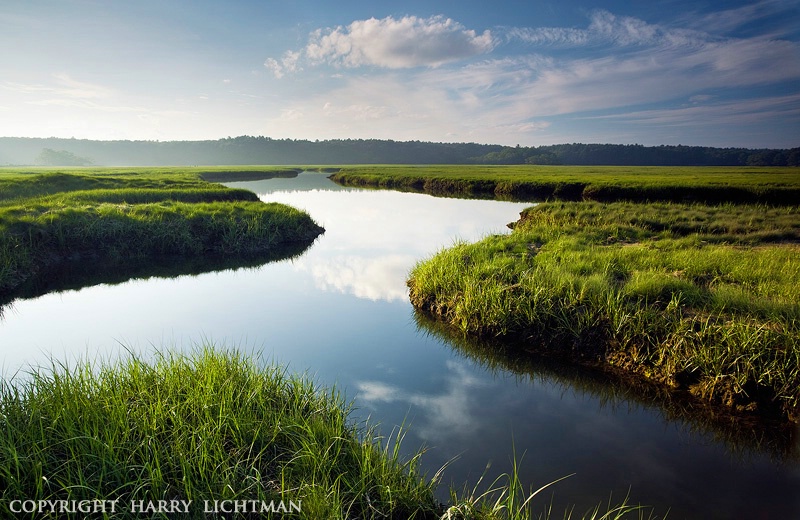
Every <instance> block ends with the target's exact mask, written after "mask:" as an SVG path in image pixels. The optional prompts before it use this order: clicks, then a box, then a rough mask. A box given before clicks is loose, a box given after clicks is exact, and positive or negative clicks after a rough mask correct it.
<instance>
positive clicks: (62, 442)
mask: <svg viewBox="0 0 800 520" xmlns="http://www.w3.org/2000/svg"><path fill="white" fill-rule="evenodd" d="M154 358H155V359H154V360H153V361H149V362H148V361H144V360H143V359H141V358H140V357H137V356H136V355H133V354H131V355H129V356H127V357H125V358H124V359H121V360H119V361H117V362H115V363H107V362H98V361H94V362H78V363H76V364H74V365H72V366H67V365H64V364H60V363H55V362H54V363H53V365H52V366H51V367H49V368H40V369H37V370H33V371H32V372H30V373H28V374H24V375H22V376H18V377H21V379H20V380H18V381H16V382H13V381H11V382H9V381H5V382H3V385H2V388H0V510H2V511H3V514H4V515H7V516H13V515H11V511H10V510H9V505H10V503H11V501H12V500H20V499H21V498H20V497H22V499H24V500H35V501H38V500H76V501H78V500H118V501H119V504H120V505H119V506H118V507H119V508H118V510H117V514H114V515H111V514H106V515H102V516H103V517H106V518H139V517H141V514H140V513H136V512H131V511H130V509H129V507H130V506H129V505H130V503H131V501H133V500H144V501H156V500H184V501H192V502H193V504H194V507H192V508H190V512H189V514H181V515H180V516H181V517H184V518H206V516H205V515H204V513H203V506H202V501H204V500H247V501H251V500H255V501H264V502H267V503H268V502H270V501H275V502H278V501H281V500H283V501H286V502H288V501H293V502H295V503H297V504H299V505H300V511H293V512H292V513H291V514H287V515H285V516H286V517H291V518H308V519H319V518H326V519H334V520H336V519H341V520H345V519H352V518H359V519H361V518H363V519H380V518H398V519H400V518H402V519H409V520H411V519H439V518H452V519H456V518H458V519H487V520H494V519H519V520H525V519H532V518H550V517H553V518H562V516H561V515H560V514H556V513H552V514H551V513H548V512H545V513H542V512H541V511H540V510H537V509H535V508H534V507H533V498H534V497H536V495H537V492H535V491H533V490H532V489H531V490H528V489H525V488H524V487H523V485H522V484H521V482H520V480H519V476H518V473H517V471H516V466H515V471H514V472H512V473H511V474H509V475H505V476H503V477H500V478H499V479H498V480H496V481H495V482H494V483H493V484H492V485H491V486H489V489H487V490H486V491H485V492H481V493H478V492H476V491H475V490H476V489H477V486H476V488H473V489H472V491H468V490H465V491H463V492H456V491H455V490H454V491H453V493H452V496H451V502H450V503H449V504H440V503H438V502H437V501H436V500H435V498H434V496H435V494H434V491H435V488H436V486H437V485H438V483H439V478H440V477H441V473H437V474H436V475H434V476H432V477H430V478H428V477H427V476H426V475H424V474H422V472H421V470H420V457H422V456H423V453H422V452H421V451H420V452H417V453H416V454H414V455H412V456H411V457H410V458H403V457H402V456H401V454H400V453H401V450H400V445H401V442H403V432H402V430H401V431H395V432H394V433H393V434H392V435H390V436H389V438H384V437H382V436H381V435H380V434H379V433H378V430H377V429H376V428H375V427H373V426H370V425H367V424H354V423H352V422H351V421H350V419H349V411H350V408H349V406H348V405H347V404H346V402H345V401H344V400H343V398H342V397H341V395H340V394H339V393H337V392H336V391H332V390H329V389H325V388H321V387H319V386H316V385H315V384H314V383H313V382H311V381H310V380H308V379H307V378H304V377H299V376H293V375H289V374H287V372H286V371H285V369H283V368H280V367H277V366H274V365H265V364H263V363H262V362H260V361H259V360H258V359H255V358H252V357H247V356H244V355H243V354H241V353H240V352H238V351H236V350H230V349H224V348H215V347H213V346H210V345H207V346H203V347H198V348H196V349H195V350H194V351H193V352H190V353H188V354H179V353H169V352H163V351H162V352H157V353H155V355H154ZM479 484H480V483H478V485H479ZM600 511H603V513H600ZM645 511H646V510H644V509H642V508H640V507H638V506H630V505H628V504H627V503H626V502H625V501H623V503H622V504H621V505H613V504H607V505H602V504H601V505H598V507H597V508H595V509H592V510H590V511H589V512H588V513H587V514H586V515H584V516H583V517H582V518H587V519H598V518H608V519H611V518H620V519H621V518H645V517H647V518H650V517H652V516H651V515H649V516H645ZM34 516H35V515H34ZM62 516H66V517H70V518H80V517H81V515H80V514H75V515H62ZM97 516H98V517H100V516H101V515H97ZM147 517H148V518H174V517H175V515H174V514H172V515H171V514H169V513H164V514H154V515H148V516H147ZM245 517H247V518H250V517H251V516H246V515H233V518H245ZM572 517H573V515H572V513H571V512H570V511H567V512H566V513H565V514H564V516H563V518H572Z"/></svg>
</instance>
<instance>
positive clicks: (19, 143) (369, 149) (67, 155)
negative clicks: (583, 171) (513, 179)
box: [0, 136, 800, 166]
mask: <svg viewBox="0 0 800 520" xmlns="http://www.w3.org/2000/svg"><path fill="white" fill-rule="evenodd" d="M88 164H93V165H97V166H160V165H164V166H172V165H176V166H178V165H181V166H182V165H235V164H291V165H302V164H563V165H570V164H574V165H619V166H798V165H800V148H792V149H789V150H779V149H746V148H711V147H702V146H682V145H678V146H642V145H618V144H579V143H573V144H559V145H548V146H538V147H537V146H534V147H520V146H517V147H508V146H501V145H491V144H478V143H432V142H424V141H392V140H379V139H333V140H327V141H309V140H302V139H272V138H269V137H263V136H258V137H253V136H241V137H235V138H231V137H228V138H225V139H218V140H215V141H92V140H87V139H61V138H47V139H40V138H22V137H2V138H0V165H39V166H74V165H88Z"/></svg>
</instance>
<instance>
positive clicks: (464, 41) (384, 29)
mask: <svg viewBox="0 0 800 520" xmlns="http://www.w3.org/2000/svg"><path fill="white" fill-rule="evenodd" d="M495 45H496V42H495V41H494V39H493V38H492V34H491V32H490V31H489V30H486V31H484V32H483V33H481V34H478V33H476V32H475V31H474V30H471V29H467V28H466V27H464V26H463V25H461V24H460V23H458V22H456V21H454V20H452V19H450V18H445V17H443V16H432V17H430V18H419V17H416V16H404V17H403V18H399V19H396V18H393V17H391V16H389V17H386V18H383V19H380V20H378V19H376V18H370V19H368V20H356V21H354V22H352V23H351V24H350V25H348V26H347V27H343V26H339V27H336V28H334V29H331V28H328V29H325V30H323V29H317V30H316V31H314V32H312V33H311V34H310V35H309V41H308V44H307V45H306V46H305V48H303V49H302V50H301V51H288V52H286V53H285V54H284V55H283V57H282V58H281V59H280V60H276V59H275V58H268V59H267V60H266V61H265V62H264V66H265V67H267V68H268V69H269V70H270V71H272V73H273V74H274V75H275V77H276V78H282V77H283V76H285V75H286V74H287V73H291V72H296V71H298V70H301V69H300V67H299V63H300V61H301V58H305V59H306V60H308V62H310V63H312V64H314V65H319V64H322V63H329V64H332V65H335V66H343V67H348V68H352V67H361V66H377V67H383V68H388V69H404V68H413V67H438V66H440V65H443V64H445V63H450V62H454V61H459V60H463V59H466V58H470V57H473V56H477V55H480V54H485V53H488V52H490V51H491V50H492V49H493V48H494V47H495Z"/></svg>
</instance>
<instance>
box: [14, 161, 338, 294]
mask: <svg viewBox="0 0 800 520" xmlns="http://www.w3.org/2000/svg"><path fill="white" fill-rule="evenodd" d="M268 173H269V175H274V174H275V172H268ZM291 173H292V174H296V172H295V171H292V172H291ZM255 174H257V175H262V176H263V175H265V173H264V172H260V171H256V172H255ZM198 175H199V174H198V173H191V172H188V173H187V172H184V171H181V170H177V171H174V172H169V171H158V172H147V171H140V172H136V173H130V172H113V171H111V172H109V171H105V170H99V171H84V170H77V171H68V172H60V171H50V172H41V173H28V174H22V173H17V174H5V175H0V265H2V267H0V294H9V293H10V292H11V291H13V290H14V289H15V288H17V287H19V286H20V284H21V283H23V282H24V281H26V280H28V279H30V278H31V277H33V276H36V275H37V273H39V272H42V271H44V270H47V269H49V268H51V267H52V266H53V265H58V264H61V263H64V262H65V261H69V260H77V259H81V260H86V259H87V258H88V259H92V260H104V261H109V262H119V263H120V268H124V265H122V264H123V263H124V262H128V261H130V260H132V259H134V260H136V259H141V258H148V257H155V256H163V255H179V256H184V257H187V256H200V255H245V254H254V253H263V252H265V251H269V250H273V249H276V248H278V247H282V246H284V245H287V244H291V243H300V242H303V243H310V242H311V241H312V240H313V239H314V238H315V237H316V236H318V235H319V234H320V233H321V232H322V231H323V230H322V228H321V227H319V226H317V225H316V223H314V221H313V220H312V219H311V217H310V216H309V215H308V214H306V213H304V212H301V211H298V210H295V209H293V208H290V207H288V206H284V205H280V204H265V203H262V202H260V201H259V200H258V197H257V196H256V195H255V194H254V193H252V192H250V191H247V190H239V189H231V188H226V187H223V186H220V185H218V184H211V183H208V182H206V181H204V180H202V179H200V178H199V177H198ZM215 175H217V176H218V177H219V176H222V177H224V176H225V175H227V173H224V172H216V173H215Z"/></svg>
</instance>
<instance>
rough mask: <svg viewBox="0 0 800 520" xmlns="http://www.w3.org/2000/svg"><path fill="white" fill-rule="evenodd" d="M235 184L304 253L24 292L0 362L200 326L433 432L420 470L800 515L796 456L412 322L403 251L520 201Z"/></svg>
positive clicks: (101, 347) (706, 511) (436, 242)
mask: <svg viewBox="0 0 800 520" xmlns="http://www.w3.org/2000/svg"><path fill="white" fill-rule="evenodd" d="M236 186H237V187H245V188H248V189H252V190H253V191H255V192H257V193H259V194H261V197H262V199H263V200H266V201H277V202H284V203H287V204H291V205H293V206H296V207H299V208H302V209H305V210H307V211H308V212H309V213H310V214H311V215H312V217H313V218H314V219H315V220H316V221H317V222H318V223H320V224H321V225H323V226H324V227H325V228H326V232H325V234H324V235H323V236H321V237H320V238H319V239H318V240H317V241H316V242H315V243H314V244H313V245H312V246H311V248H310V249H309V250H308V251H306V252H305V253H304V254H303V255H302V256H301V257H299V258H296V259H294V260H286V261H281V262H276V263H270V264H266V265H263V266H261V267H257V268H248V269H240V270H235V271H232V270H228V271H221V272H214V273H206V274H202V275H198V276H181V277H178V278H173V279H157V278H151V279H149V280H135V281H130V282H126V283H122V284H118V285H97V286H94V287H90V288H85V289H82V290H79V291H67V292H63V293H59V294H48V295H45V296H42V297H39V298H36V299H31V300H18V301H16V302H15V303H14V304H13V306H12V307H11V308H10V309H9V308H7V309H6V312H5V316H4V317H3V318H2V320H0V345H2V347H3V350H2V352H3V358H2V363H3V364H2V368H3V372H4V374H6V375H10V374H13V373H14V371H15V370H17V369H18V368H19V367H24V366H26V365H34V366H35V365H40V364H43V365H49V361H48V360H49V358H50V357H54V358H56V359H58V360H67V361H70V360H74V359H75V358H77V357H95V356H99V357H101V358H103V359H113V358H114V357H115V356H117V355H125V353H126V349H132V350H136V351H141V352H142V353H144V355H147V353H148V352H152V347H153V346H157V347H162V346H163V347H172V346H175V347H177V348H191V347H192V345H193V344H194V343H195V342H198V341H201V340H203V339H204V338H209V339H212V340H214V341H215V342H216V343H217V344H220V345H222V344H224V345H227V346H235V347H238V348H240V349H242V350H247V351H253V352H256V353H259V354H260V355H262V356H263V358H264V359H265V360H266V361H275V362H279V363H284V364H287V365H288V366H289V368H290V370H294V371H299V372H306V373H308V374H309V375H310V376H311V377H313V378H314V379H315V380H317V381H319V382H320V383H321V384H324V385H336V387H337V388H338V389H339V390H341V391H343V392H344V393H345V395H346V396H347V398H348V399H354V404H355V407H356V409H355V411H354V417H356V418H359V419H366V418H367V417H369V418H370V420H371V422H378V423H380V425H381V431H382V432H383V433H384V434H385V435H388V434H389V433H390V432H391V431H392V428H393V427H395V426H396V425H398V424H401V423H405V425H406V426H407V427H408V428H409V429H408V431H407V435H406V439H405V442H404V447H405V449H406V450H407V452H409V453H410V452H413V451H414V450H416V449H417V448H418V447H419V446H422V445H426V446H428V447H429V448H430V449H429V451H428V453H427V454H426V455H425V456H424V457H423V462H424V464H425V466H426V468H427V470H428V472H429V474H431V475H432V474H433V473H434V472H435V471H436V470H437V469H438V468H439V467H440V466H441V465H443V464H445V463H446V462H448V461H451V460H452V459H454V458H456V459H455V460H454V461H453V462H452V463H451V465H450V467H449V469H448V472H447V473H446V481H447V482H449V481H450V480H449V479H452V480H453V481H454V482H455V483H456V484H457V485H459V486H460V485H461V484H462V483H463V482H464V481H469V482H470V483H471V484H474V483H475V482H476V481H477V480H478V478H479V477H480V476H481V474H482V473H483V472H484V471H485V468H486V464H487V463H489V462H491V464H492V466H491V468H490V469H489V470H486V471H487V479H488V480H489V482H491V480H493V478H494V476H496V475H497V474H499V473H501V472H503V471H509V470H510V467H511V466H510V459H511V457H512V456H513V450H512V446H514V449H515V450H516V453H517V458H520V456H522V455H523V454H524V458H523V463H522V465H521V474H522V477H523V479H525V480H526V481H527V482H529V483H530V485H531V486H533V487H534V489H535V488H538V487H539V486H541V485H543V484H545V483H547V482H550V481H553V480H555V479H558V478H560V477H563V476H565V475H569V474H573V473H574V474H575V475H574V476H573V477H570V478H569V479H567V480H565V481H563V482H561V483H559V484H557V485H556V486H555V487H554V488H553V489H552V490H548V492H545V493H544V494H543V496H542V502H541V504H542V507H544V504H547V503H549V501H550V499H551V491H552V492H554V493H555V496H556V499H555V504H556V508H555V509H554V511H557V512H559V513H560V509H559V508H558V507H559V504H562V503H564V502H575V503H577V504H578V507H577V509H576V512H577V513H581V514H582V513H583V511H584V510H585V509H587V508H588V507H590V506H592V505H595V504H597V503H599V502H605V501H607V500H608V496H609V493H611V492H613V496H614V499H615V500H617V499H618V500H621V499H622V498H623V497H624V496H625V495H626V494H628V492H630V496H631V499H632V500H633V501H634V502H642V503H645V504H656V505H658V506H659V511H660V512H662V513H663V512H664V511H665V510H666V508H667V507H672V512H671V513H670V515H669V518H684V517H686V518H692V517H711V516H712V515H713V514H719V515H721V516H720V517H721V518H726V517H730V518H733V517H736V516H737V515H742V514H746V516H747V517H756V518H760V517H762V516H759V515H762V513H764V512H769V513H770V514H769V515H767V516H763V517H764V518H773V517H781V516H782V517H792V516H793V515H795V514H799V515H800V498H798V497H797V495H798V494H797V489H800V470H798V464H797V462H794V463H785V464H776V463H775V462H773V461H771V460H769V458H768V457H767V456H765V455H761V454H758V453H751V454H746V455H745V456H744V457H740V456H738V455H732V454H731V453H730V452H729V451H728V450H727V449H726V447H725V446H723V445H721V444H720V443H718V442H716V441H714V440H713V438H712V436H711V434H709V433H695V432H693V431H691V429H690V428H689V427H688V426H687V425H685V424H683V423H680V422H669V421H667V420H666V419H664V414H663V412H661V411H660V410H658V409H655V408H650V407H645V406H643V405H641V404H638V403H633V402H630V401H626V400H625V399H623V398H613V397H612V398H609V397H607V396H602V395H597V394H596V393H592V392H590V391H585V390H580V389H578V387H575V386H572V385H570V384H569V383H565V382H564V381H560V380H558V378H554V377H549V376H547V375H540V376H533V377H527V376H526V377H521V376H519V375H516V374H513V373H511V372H509V371H507V370H504V369H502V368H500V369H495V370H490V369H487V368H485V367H484V366H483V365H482V363H481V362H476V361H475V360H474V359H473V358H472V357H470V356H469V355H467V354H465V353H463V352H461V351H459V350H454V347H453V346H452V345H451V344H449V342H448V341H446V340H443V339H442V338H440V337H438V336H436V335H435V334H429V333H427V332H424V331H421V330H420V329H419V327H418V325H417V324H416V322H415V320H414V313H413V310H412V308H411V306H410V304H409V303H408V298H407V287H406V284H405V282H406V278H407V274H408V271H409V269H410V268H411V267H412V266H413V265H414V263H415V262H417V261H418V260H420V259H422V258H425V257H427V256H429V255H431V254H433V253H435V252H436V251H438V250H439V249H441V248H443V247H447V246H449V245H451V244H452V243H453V242H454V241H455V240H458V239H463V240H466V241H474V240H477V239H479V238H481V237H482V236H484V235H486V234H489V233H505V232H507V231H508V230H507V228H506V227H505V224H506V223H508V222H511V221H514V220H516V218H517V216H518V214H519V212H520V211H521V210H522V209H523V208H525V207H527V206H528V204H514V203H507V202H496V201H481V200H459V199H444V198H433V197H428V196H425V195H419V194H409V193H397V192H388V191H365V190H352V189H344V188H341V187H339V186H336V185H334V184H332V183H330V181H328V180H327V179H326V178H325V176H324V175H320V174H301V175H300V176H299V177H298V178H297V179H271V180H266V181H258V182H251V183H236ZM445 497H446V490H445V489H444V488H443V493H442V498H445ZM753 497H757V498H756V499H755V500H754V499H753ZM772 515H775V516H772Z"/></svg>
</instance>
